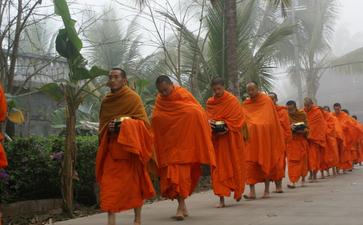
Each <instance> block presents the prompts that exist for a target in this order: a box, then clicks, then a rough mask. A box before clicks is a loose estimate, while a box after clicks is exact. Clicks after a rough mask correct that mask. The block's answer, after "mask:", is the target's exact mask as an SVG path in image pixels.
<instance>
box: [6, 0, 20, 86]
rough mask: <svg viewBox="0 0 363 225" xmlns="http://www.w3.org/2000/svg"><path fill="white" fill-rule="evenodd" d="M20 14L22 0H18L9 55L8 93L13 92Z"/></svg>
mask: <svg viewBox="0 0 363 225" xmlns="http://www.w3.org/2000/svg"><path fill="white" fill-rule="evenodd" d="M22 15H23V1H22V0H18V15H17V18H16V27H15V34H14V41H13V48H12V51H11V56H10V67H9V74H8V84H7V85H8V87H7V88H8V92H9V93H13V86H14V85H13V82H14V76H15V66H16V60H17V58H18V52H19V42H20V34H21V31H22V28H21V27H22V22H21V20H22ZM9 41H10V40H9Z"/></svg>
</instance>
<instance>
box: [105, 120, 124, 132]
mask: <svg viewBox="0 0 363 225" xmlns="http://www.w3.org/2000/svg"><path fill="white" fill-rule="evenodd" d="M120 129H121V122H120V121H117V120H113V121H111V122H110V123H109V124H108V132H109V133H110V134H112V135H115V134H118V132H119V131H120Z"/></svg>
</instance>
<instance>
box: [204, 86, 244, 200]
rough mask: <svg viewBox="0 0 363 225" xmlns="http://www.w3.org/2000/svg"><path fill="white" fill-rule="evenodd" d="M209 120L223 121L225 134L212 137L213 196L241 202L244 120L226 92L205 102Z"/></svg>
mask: <svg viewBox="0 0 363 225" xmlns="http://www.w3.org/2000/svg"><path fill="white" fill-rule="evenodd" d="M207 114H208V118H209V119H210V120H215V121H224V122H225V123H226V124H227V127H228V133H227V134H224V135H218V134H214V135H213V145H214V149H215V153H216V163H217V166H216V168H215V169H213V170H212V182H213V190H214V193H215V194H216V195H218V196H230V194H231V192H232V191H233V192H234V198H235V199H240V198H241V196H242V194H243V192H244V187H245V156H244V154H245V144H244V140H243V135H242V126H243V124H244V116H243V114H242V108H241V104H240V102H239V101H238V99H237V98H236V97H235V96H234V95H232V94H231V93H229V92H225V93H224V94H223V96H222V97H220V98H216V97H211V98H209V99H208V101H207Z"/></svg>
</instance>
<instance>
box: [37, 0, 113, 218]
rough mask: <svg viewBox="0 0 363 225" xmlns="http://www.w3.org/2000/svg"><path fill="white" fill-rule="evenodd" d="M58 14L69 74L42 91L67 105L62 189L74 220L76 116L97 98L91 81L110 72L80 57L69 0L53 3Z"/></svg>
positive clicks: (59, 49)
mask: <svg viewBox="0 0 363 225" xmlns="http://www.w3.org/2000/svg"><path fill="white" fill-rule="evenodd" d="M53 3H54V9H55V14H56V15H58V16H60V17H61V18H62V21H63V25H64V28H63V29H60V30H59V32H58V35H57V37H56V41H55V44H56V50H57V52H58V54H59V55H60V56H62V57H64V58H65V59H66V60H67V63H68V66H69V73H68V74H67V76H66V77H64V78H63V79H60V80H55V81H54V82H52V83H48V84H46V85H44V86H42V87H41V88H40V90H41V91H42V92H43V93H45V94H47V95H49V96H50V97H52V98H53V99H54V100H55V101H57V102H62V103H63V104H64V105H65V120H66V121H65V124H66V138H65V150H64V157H63V162H62V172H61V189H62V197H63V203H64V204H63V206H64V207H63V208H64V211H65V213H67V214H68V215H69V216H70V217H73V216H74V214H73V210H74V190H73V183H74V181H75V180H77V179H79V178H78V175H77V172H76V170H75V165H76V152H77V145H76V124H77V121H76V120H77V119H76V118H77V117H76V113H77V110H78V108H79V106H80V105H81V104H82V102H83V101H84V100H85V98H86V97H87V96H89V95H94V92H96V91H97V89H98V88H99V87H97V86H95V85H93V84H92V82H93V81H94V80H95V79H96V78H97V77H99V76H101V75H106V74H107V71H105V70H102V69H100V68H98V67H97V66H93V67H92V68H90V69H89V68H88V67H87V61H86V60H85V58H84V57H83V56H82V54H81V49H82V47H83V44H82V41H81V39H80V38H79V36H78V33H77V31H76V28H75V24H76V21H75V20H73V19H72V18H71V14H70V11H69V7H68V4H67V1H66V0H53Z"/></svg>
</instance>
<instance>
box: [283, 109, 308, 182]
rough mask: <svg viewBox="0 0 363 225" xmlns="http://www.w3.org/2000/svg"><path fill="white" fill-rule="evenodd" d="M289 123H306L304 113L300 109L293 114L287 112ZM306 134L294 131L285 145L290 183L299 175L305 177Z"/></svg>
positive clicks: (306, 170) (296, 179)
mask: <svg viewBox="0 0 363 225" xmlns="http://www.w3.org/2000/svg"><path fill="white" fill-rule="evenodd" d="M289 117H290V122H291V125H292V124H294V123H301V122H304V123H305V124H306V125H308V123H307V116H306V113H305V112H304V111H303V110H301V111H297V112H296V113H295V114H289ZM306 136H307V135H305V134H300V133H294V134H293V137H292V140H291V141H290V142H289V143H288V145H287V166H288V175H289V179H290V181H291V182H292V183H296V182H298V181H299V179H300V178H301V177H305V176H306V175H307V173H308V151H309V143H308V139H307V138H306Z"/></svg>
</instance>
